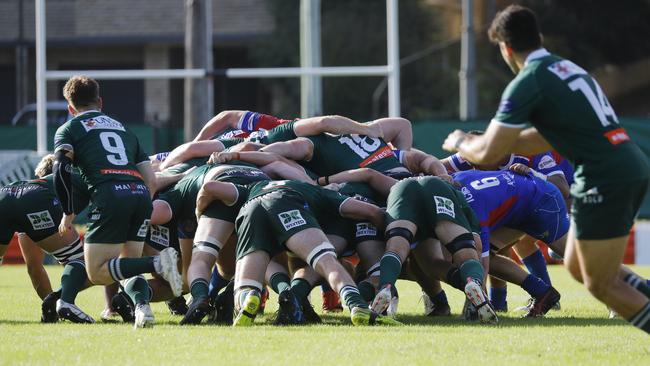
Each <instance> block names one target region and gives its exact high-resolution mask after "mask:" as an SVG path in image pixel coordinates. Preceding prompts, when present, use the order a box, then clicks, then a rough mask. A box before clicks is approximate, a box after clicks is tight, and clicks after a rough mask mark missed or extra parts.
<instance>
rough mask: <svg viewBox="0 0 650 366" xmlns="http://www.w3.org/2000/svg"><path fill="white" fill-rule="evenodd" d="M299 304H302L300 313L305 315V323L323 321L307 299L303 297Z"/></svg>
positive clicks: (319, 322)
mask: <svg viewBox="0 0 650 366" xmlns="http://www.w3.org/2000/svg"><path fill="white" fill-rule="evenodd" d="M300 305H301V306H302V313H303V314H304V316H305V323H306V324H322V323H323V320H322V319H321V318H320V316H319V315H318V314H317V313H316V311H315V310H314V307H313V306H312V304H311V303H310V302H309V299H304V300H303V301H302V302H301V304H300Z"/></svg>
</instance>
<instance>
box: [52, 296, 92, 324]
mask: <svg viewBox="0 0 650 366" xmlns="http://www.w3.org/2000/svg"><path fill="white" fill-rule="evenodd" d="M56 313H57V314H59V317H60V318H61V319H66V320H69V321H71V322H73V323H82V324H83V323H85V324H92V323H94V322H95V319H93V318H91V317H90V316H89V315H88V314H86V313H84V312H83V311H82V310H81V309H79V307H77V305H75V304H70V303H67V302H65V301H63V300H61V299H59V300H57V301H56Z"/></svg>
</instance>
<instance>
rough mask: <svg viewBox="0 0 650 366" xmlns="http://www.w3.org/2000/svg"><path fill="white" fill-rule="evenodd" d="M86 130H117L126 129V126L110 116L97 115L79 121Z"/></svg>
mask: <svg viewBox="0 0 650 366" xmlns="http://www.w3.org/2000/svg"><path fill="white" fill-rule="evenodd" d="M79 122H80V123H81V125H82V126H83V128H84V130H86V132H88V131H90V130H116V131H126V130H125V129H124V126H123V125H122V124H121V123H120V122H118V121H116V120H114V119H112V118H111V117H108V116H97V117H93V118H90V119H84V120H81V121H79Z"/></svg>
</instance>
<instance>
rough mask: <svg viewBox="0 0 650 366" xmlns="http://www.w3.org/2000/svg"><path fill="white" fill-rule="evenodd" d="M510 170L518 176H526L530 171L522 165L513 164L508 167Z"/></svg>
mask: <svg viewBox="0 0 650 366" xmlns="http://www.w3.org/2000/svg"><path fill="white" fill-rule="evenodd" d="M510 170H512V171H513V172H515V173H517V174H519V175H528V173H530V171H531V169H530V168H529V167H527V166H526V165H524V164H522V163H514V164H512V165H510Z"/></svg>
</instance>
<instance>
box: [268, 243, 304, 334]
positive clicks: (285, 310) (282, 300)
mask: <svg viewBox="0 0 650 366" xmlns="http://www.w3.org/2000/svg"><path fill="white" fill-rule="evenodd" d="M291 259H293V258H291ZM265 278H266V282H267V283H268V284H269V285H270V286H271V288H272V289H273V291H275V293H277V294H278V305H279V308H278V312H277V313H276V315H275V318H274V319H273V324H275V325H289V324H304V323H305V317H304V315H303V312H302V305H301V303H300V300H299V299H298V297H297V296H296V295H295V294H294V292H293V290H292V288H291V276H289V271H288V270H287V259H286V257H285V255H284V253H281V254H279V255H276V256H274V258H273V259H271V261H270V262H269V265H268V267H267V268H266V275H265ZM310 290H311V288H310Z"/></svg>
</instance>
